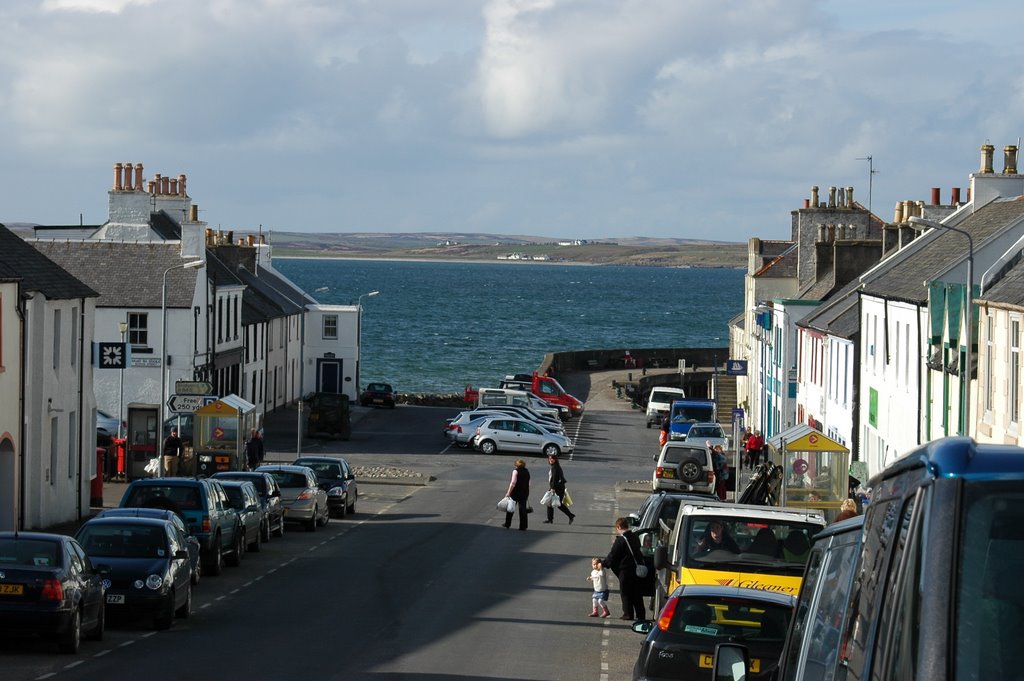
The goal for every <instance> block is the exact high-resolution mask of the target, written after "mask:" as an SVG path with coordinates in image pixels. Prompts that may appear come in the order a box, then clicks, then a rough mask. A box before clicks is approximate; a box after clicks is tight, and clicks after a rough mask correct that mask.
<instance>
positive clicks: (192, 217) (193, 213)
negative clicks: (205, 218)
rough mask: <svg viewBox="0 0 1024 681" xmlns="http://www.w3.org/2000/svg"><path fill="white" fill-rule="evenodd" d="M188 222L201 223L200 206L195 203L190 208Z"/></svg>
mask: <svg viewBox="0 0 1024 681" xmlns="http://www.w3.org/2000/svg"><path fill="white" fill-rule="evenodd" d="M188 221H189V222H199V206H197V205H196V204H194V203H193V204H192V205H191V206H189V207H188Z"/></svg>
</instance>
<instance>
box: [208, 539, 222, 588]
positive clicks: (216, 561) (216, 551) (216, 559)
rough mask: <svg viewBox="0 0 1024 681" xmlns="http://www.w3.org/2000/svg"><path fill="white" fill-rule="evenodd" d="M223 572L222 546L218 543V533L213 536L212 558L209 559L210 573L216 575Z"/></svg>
mask: <svg viewBox="0 0 1024 681" xmlns="http://www.w3.org/2000/svg"><path fill="white" fill-rule="evenodd" d="M222 572H224V548H223V547H222V546H221V545H220V533H218V534H217V536H216V537H214V538H213V559H212V560H211V561H210V574H211V575H213V576H214V577H216V576H217V575H219V574H221V573H222Z"/></svg>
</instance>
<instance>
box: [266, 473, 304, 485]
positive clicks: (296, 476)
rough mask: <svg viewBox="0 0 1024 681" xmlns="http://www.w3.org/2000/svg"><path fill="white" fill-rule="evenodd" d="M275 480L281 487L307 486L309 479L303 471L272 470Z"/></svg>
mask: <svg viewBox="0 0 1024 681" xmlns="http://www.w3.org/2000/svg"><path fill="white" fill-rule="evenodd" d="M270 474H271V475H273V476H274V480H277V484H278V485H280V486H281V487H306V486H307V484H308V481H307V479H306V476H305V475H303V474H302V473H291V472H289V471H271V472H270Z"/></svg>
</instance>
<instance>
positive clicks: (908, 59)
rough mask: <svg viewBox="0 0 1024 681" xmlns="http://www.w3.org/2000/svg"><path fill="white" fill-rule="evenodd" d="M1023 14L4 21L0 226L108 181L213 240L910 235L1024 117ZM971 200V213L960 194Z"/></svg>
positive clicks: (830, 8) (84, 215)
mask: <svg viewBox="0 0 1024 681" xmlns="http://www.w3.org/2000/svg"><path fill="white" fill-rule="evenodd" d="M1019 17H1020V9H1019V4H1018V3H1016V2H1011V1H1010V0H1002V1H997V0H991V1H987V0H981V1H979V2H972V3H963V2H959V3H954V2H936V1H934V0H933V1H929V2H925V1H922V0H911V1H903V2H893V1H889V2H880V1H873V0H869V1H857V0H849V1H840V0H828V1H825V2H812V1H810V0H760V1H758V0H747V1H743V2H739V1H728V0H42V1H39V0H36V1H32V2H30V1H28V0H7V1H5V2H4V3H2V4H0V25H3V26H4V27H5V36H4V43H5V46H4V50H3V51H2V52H0V145H2V147H3V149H4V153H3V160H2V162H0V174H2V175H0V222H7V223H10V222H39V223H44V224H73V223H77V222H78V221H79V216H80V215H81V219H83V220H84V221H85V222H86V223H98V222H102V221H103V220H105V218H106V211H107V201H106V198H107V197H106V192H107V191H108V190H109V189H110V188H111V186H112V182H113V171H112V168H113V164H114V163H115V162H118V161H121V162H127V161H131V162H133V163H142V164H143V165H144V167H145V176H146V178H147V179H148V178H151V177H152V176H153V174H154V173H161V174H164V175H171V176H172V177H176V176H177V175H178V174H181V173H184V174H185V175H187V176H188V178H189V179H188V188H189V194H190V196H191V197H192V199H193V200H194V201H195V202H196V203H197V204H199V206H200V210H201V212H200V217H201V219H203V220H205V221H207V222H208V223H210V225H211V226H214V227H217V226H220V227H222V228H224V229H235V230H248V229H256V228H257V227H258V226H260V225H262V226H263V228H264V229H265V230H266V229H271V230H284V231H308V232H321V231H339V232H424V231H442V232H486V233H496V234H528V235H538V236H551V237H560V238H570V237H575V238H614V237H626V236H668V237H677V238H705V239H709V238H715V239H723V240H729V241H744V240H746V239H747V238H749V237H751V236H759V237H761V238H766V239H777V238H787V237H788V236H789V224H790V222H789V221H790V211H791V210H793V209H796V208H799V207H800V206H801V205H802V204H803V200H804V199H805V198H807V197H809V195H810V187H811V185H818V186H820V187H821V188H822V192H823V193H824V192H826V191H827V187H828V186H830V185H836V186H853V187H854V188H855V198H857V199H858V200H859V201H861V202H862V203H864V204H865V205H866V204H867V203H868V199H869V191H868V163H867V161H864V160H858V159H861V158H863V157H866V156H869V155H870V156H872V157H873V165H874V169H875V170H876V171H877V173H876V174H875V176H874V180H873V183H872V184H873V187H872V191H871V193H870V194H871V195H870V198H871V203H872V208H873V210H874V212H875V213H877V214H878V215H880V216H881V217H883V218H885V219H891V218H892V212H893V206H894V204H895V203H896V201H899V200H903V199H920V200H928V199H929V196H930V188H931V187H940V188H941V189H942V198H943V201H944V202H945V201H948V200H949V194H950V188H952V187H962V188H966V187H967V186H968V175H969V174H970V173H971V172H973V171H975V170H977V168H978V163H979V161H978V159H979V151H978V150H979V147H980V146H981V145H982V144H983V143H985V142H986V141H988V142H991V143H992V144H994V145H995V146H996V149H997V152H996V158H997V168H996V169H997V170H1001V168H1002V164H1001V156H1002V148H1003V146H1004V145H1005V144H1015V143H1017V141H1018V138H1019V136H1020V134H1021V127H1022V126H1021V122H1022V121H1024V115H1022V114H1024V75H1022V74H1024V72H1022V71H1021V69H1020V64H1021V63H1022V56H1024V55H1022V52H1024V47H1022V41H1020V40H1019V38H1018V36H1017V35H1016V32H1007V31H1002V30H1001V29H1002V27H1003V26H1006V25H1009V26H1011V27H1015V26H1016V24H1017V23H1018V22H1017V20H1018V19H1019ZM964 194H966V192H964Z"/></svg>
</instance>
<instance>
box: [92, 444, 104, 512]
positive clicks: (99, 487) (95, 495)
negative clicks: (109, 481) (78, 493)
mask: <svg viewBox="0 0 1024 681" xmlns="http://www.w3.org/2000/svg"><path fill="white" fill-rule="evenodd" d="M106 461H107V448H106V447H97V448H96V475H95V476H94V477H93V479H92V483H91V485H90V490H89V505H90V506H93V507H95V508H101V507H102V506H103V466H104V464H105V463H106Z"/></svg>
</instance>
